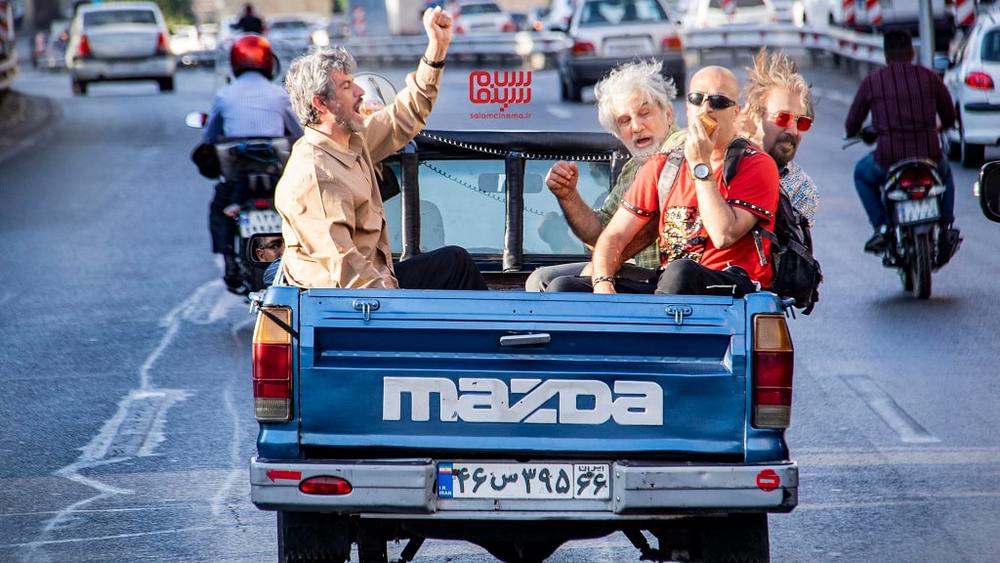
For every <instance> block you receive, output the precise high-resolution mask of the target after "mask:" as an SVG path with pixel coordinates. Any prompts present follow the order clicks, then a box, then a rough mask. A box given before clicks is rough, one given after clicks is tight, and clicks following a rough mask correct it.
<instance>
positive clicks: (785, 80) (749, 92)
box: [740, 47, 815, 145]
mask: <svg viewBox="0 0 1000 563" xmlns="http://www.w3.org/2000/svg"><path fill="white" fill-rule="evenodd" d="M775 88H781V89H784V90H788V91H789V92H793V93H796V94H798V95H799V98H800V99H801V100H802V105H803V106H804V107H805V108H806V115H808V116H809V117H815V110H814V108H813V99H812V93H811V92H810V91H809V83H808V82H806V78H805V77H804V76H802V75H801V74H800V73H799V70H798V67H797V66H796V64H795V63H794V62H793V61H792V60H791V59H790V58H788V55H786V54H784V53H782V52H775V53H770V54H769V53H768V52H767V49H766V48H763V47H762V48H761V49H760V51H759V52H758V53H757V56H756V57H754V59H753V67H751V68H748V69H747V79H746V83H745V84H744V86H743V99H744V101H745V105H744V109H743V112H742V113H743V120H742V123H741V126H740V130H741V131H742V132H743V135H745V136H746V137H747V138H748V139H750V140H751V141H753V142H754V143H757V144H758V145H759V144H760V143H761V142H762V140H763V138H764V130H763V128H762V127H761V122H762V120H763V117H764V112H765V111H766V108H767V97H768V96H770V95H771V91H772V90H774V89H775Z"/></svg>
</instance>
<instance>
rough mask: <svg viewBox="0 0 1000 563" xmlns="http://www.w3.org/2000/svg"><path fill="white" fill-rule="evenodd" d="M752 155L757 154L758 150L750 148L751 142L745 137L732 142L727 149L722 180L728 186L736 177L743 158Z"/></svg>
mask: <svg viewBox="0 0 1000 563" xmlns="http://www.w3.org/2000/svg"><path fill="white" fill-rule="evenodd" d="M752 154H757V150H756V149H754V148H753V147H752V146H750V141H748V140H746V139H744V138H743V137H736V138H735V139H733V140H732V141H730V143H729V146H728V147H726V159H725V161H723V164H722V167H723V170H724V173H723V176H722V178H723V181H725V182H726V185H727V186H728V185H729V183H730V182H732V181H733V178H735V177H736V173H737V172H738V171H739V169H740V162H741V161H742V160H743V157H744V156H749V155H752Z"/></svg>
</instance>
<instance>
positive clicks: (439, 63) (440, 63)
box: [420, 55, 444, 68]
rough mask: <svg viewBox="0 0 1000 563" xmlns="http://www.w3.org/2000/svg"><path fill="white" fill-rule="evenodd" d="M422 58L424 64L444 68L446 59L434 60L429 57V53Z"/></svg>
mask: <svg viewBox="0 0 1000 563" xmlns="http://www.w3.org/2000/svg"><path fill="white" fill-rule="evenodd" d="M420 60H422V61H424V64H425V65H427V66H429V67H431V68H444V61H432V60H430V59H428V58H427V55H423V56H421V57H420Z"/></svg>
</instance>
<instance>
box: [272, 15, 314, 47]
mask: <svg viewBox="0 0 1000 563" xmlns="http://www.w3.org/2000/svg"><path fill="white" fill-rule="evenodd" d="M319 23H320V22H319V21H318V18H316V17H314V16H309V15H303V14H283V15H276V16H272V17H270V18H268V20H267V38H268V39H269V40H271V42H272V43H275V44H280V43H284V44H285V45H286V46H287V48H289V49H291V50H297V51H305V50H307V49H308V48H309V47H311V46H312V44H313V32H314V31H316V30H317V29H319V28H320V26H319Z"/></svg>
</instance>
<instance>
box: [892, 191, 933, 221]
mask: <svg viewBox="0 0 1000 563" xmlns="http://www.w3.org/2000/svg"><path fill="white" fill-rule="evenodd" d="M940 216H941V212H940V211H938V200H937V198H936V197H930V198H927V199H913V200H909V201H900V202H899V203H897V204H896V222H897V223H899V224H900V225H911V224H913V223H926V222H928V221H937V220H938V218H939V217H940Z"/></svg>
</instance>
